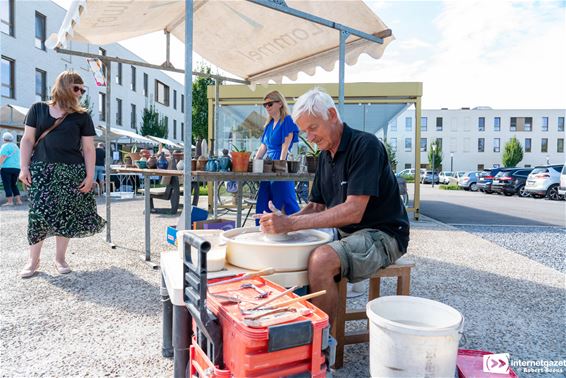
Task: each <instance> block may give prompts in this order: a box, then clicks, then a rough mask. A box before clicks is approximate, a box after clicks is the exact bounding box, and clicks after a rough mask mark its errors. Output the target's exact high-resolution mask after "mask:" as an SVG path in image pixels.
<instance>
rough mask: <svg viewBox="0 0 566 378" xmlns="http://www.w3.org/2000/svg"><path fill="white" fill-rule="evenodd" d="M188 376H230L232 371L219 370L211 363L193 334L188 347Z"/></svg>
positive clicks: (220, 377) (214, 377)
mask: <svg viewBox="0 0 566 378" xmlns="http://www.w3.org/2000/svg"><path fill="white" fill-rule="evenodd" d="M188 370H189V374H188V376H189V377H208V378H222V377H226V378H230V377H232V373H231V372H230V371H229V370H221V369H219V368H218V367H216V366H214V365H213V364H212V361H210V359H209V358H208V357H207V356H206V354H204V352H203V350H202V349H201V347H199V345H198V344H197V342H196V338H195V337H194V336H193V341H192V343H191V346H190V348H189V366H188Z"/></svg>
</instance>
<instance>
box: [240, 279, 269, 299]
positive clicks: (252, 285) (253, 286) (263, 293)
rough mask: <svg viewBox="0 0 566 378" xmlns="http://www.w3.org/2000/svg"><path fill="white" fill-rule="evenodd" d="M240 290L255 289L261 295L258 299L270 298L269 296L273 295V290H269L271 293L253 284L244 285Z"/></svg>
mask: <svg viewBox="0 0 566 378" xmlns="http://www.w3.org/2000/svg"><path fill="white" fill-rule="evenodd" d="M240 288H241V289H254V290H255V291H256V292H257V293H258V294H259V295H258V296H257V297H256V298H257V299H263V298H267V297H268V296H269V294H271V290H269V291H265V290H261V289H260V288H259V287H257V286H256V285H254V284H253V283H251V282H248V283H245V284H242V286H240Z"/></svg>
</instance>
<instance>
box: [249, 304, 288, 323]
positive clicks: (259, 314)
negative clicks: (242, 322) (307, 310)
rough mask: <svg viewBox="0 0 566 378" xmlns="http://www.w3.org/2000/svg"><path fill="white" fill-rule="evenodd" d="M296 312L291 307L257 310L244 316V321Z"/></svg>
mask: <svg viewBox="0 0 566 378" xmlns="http://www.w3.org/2000/svg"><path fill="white" fill-rule="evenodd" d="M296 311H297V309H295V308H292V307H282V308H276V309H273V310H269V311H261V310H258V311H254V312H253V313H251V314H248V315H246V316H244V319H248V320H257V319H259V318H263V317H264V316H268V315H272V314H277V313H279V312H296Z"/></svg>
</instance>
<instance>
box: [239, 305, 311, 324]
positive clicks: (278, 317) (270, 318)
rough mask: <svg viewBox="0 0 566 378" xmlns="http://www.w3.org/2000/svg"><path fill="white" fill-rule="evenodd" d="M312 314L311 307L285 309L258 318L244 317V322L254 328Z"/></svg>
mask: <svg viewBox="0 0 566 378" xmlns="http://www.w3.org/2000/svg"><path fill="white" fill-rule="evenodd" d="M310 314H312V310H310V309H306V308H305V309H301V310H296V309H285V311H281V312H276V313H271V314H262V316H260V317H258V318H257V319H244V324H245V325H247V326H248V327H252V328H262V327H269V326H272V325H275V324H281V323H286V322H290V321H292V320H295V319H297V318H299V317H301V316H308V315H310Z"/></svg>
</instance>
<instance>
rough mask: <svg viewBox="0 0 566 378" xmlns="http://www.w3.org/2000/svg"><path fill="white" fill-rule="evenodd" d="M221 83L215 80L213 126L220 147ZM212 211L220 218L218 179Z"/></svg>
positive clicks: (214, 189) (214, 190) (215, 217)
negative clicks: (217, 195) (219, 106)
mask: <svg viewBox="0 0 566 378" xmlns="http://www.w3.org/2000/svg"><path fill="white" fill-rule="evenodd" d="M219 98H220V85H219V82H218V80H214V127H213V128H212V133H213V138H214V139H216V148H217V149H218V147H219V143H218V131H219V129H218V113H219V110H218V104H219V102H220V100H219ZM212 191H213V192H212V211H213V213H214V219H217V218H218V201H217V200H218V198H216V193H218V181H216V180H214V185H213V189H212Z"/></svg>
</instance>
